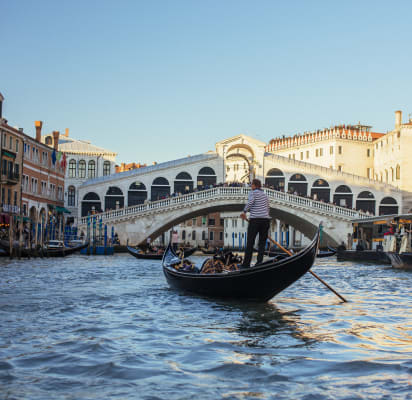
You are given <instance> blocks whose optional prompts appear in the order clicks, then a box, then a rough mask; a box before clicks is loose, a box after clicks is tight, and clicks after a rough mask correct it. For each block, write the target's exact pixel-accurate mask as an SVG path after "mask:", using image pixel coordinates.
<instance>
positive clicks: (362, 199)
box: [356, 190, 376, 215]
mask: <svg viewBox="0 0 412 400" xmlns="http://www.w3.org/2000/svg"><path fill="white" fill-rule="evenodd" d="M356 209H357V210H360V211H364V212H369V213H371V214H372V215H375V210H376V200H375V196H374V195H373V193H372V192H370V191H368V190H365V191H363V192H360V193H359V194H358V197H357V199H356Z"/></svg>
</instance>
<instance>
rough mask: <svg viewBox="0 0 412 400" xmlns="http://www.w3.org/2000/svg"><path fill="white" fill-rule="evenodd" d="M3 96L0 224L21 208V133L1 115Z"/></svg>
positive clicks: (0, 152)
mask: <svg viewBox="0 0 412 400" xmlns="http://www.w3.org/2000/svg"><path fill="white" fill-rule="evenodd" d="M3 101H4V97H3V96H2V95H1V93H0V147H1V150H0V205H1V214H0V225H2V226H3V227H4V226H5V225H6V224H7V225H8V224H9V221H10V216H12V215H19V214H20V210H21V199H22V198H21V173H22V169H23V137H22V136H23V135H22V132H21V131H20V130H19V129H16V128H13V127H11V126H9V125H8V124H7V121H6V120H5V119H4V118H3V117H2V105H3Z"/></svg>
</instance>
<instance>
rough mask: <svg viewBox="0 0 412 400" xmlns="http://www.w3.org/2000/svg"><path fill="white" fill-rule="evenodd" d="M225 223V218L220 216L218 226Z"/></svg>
mask: <svg viewBox="0 0 412 400" xmlns="http://www.w3.org/2000/svg"><path fill="white" fill-rule="evenodd" d="M224 224H225V220H224V219H223V218H220V226H223V225H224Z"/></svg>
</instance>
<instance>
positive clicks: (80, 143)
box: [42, 135, 117, 156]
mask: <svg viewBox="0 0 412 400" xmlns="http://www.w3.org/2000/svg"><path fill="white" fill-rule="evenodd" d="M46 136H50V135H44V136H42V140H45V138H46ZM59 150H60V151H62V152H63V153H70V154H106V155H112V156H116V155H117V153H115V152H114V151H110V150H106V149H104V148H103V147H98V146H95V145H94V144H91V143H90V142H89V141H86V140H77V139H73V138H71V137H68V136H64V135H60V136H59Z"/></svg>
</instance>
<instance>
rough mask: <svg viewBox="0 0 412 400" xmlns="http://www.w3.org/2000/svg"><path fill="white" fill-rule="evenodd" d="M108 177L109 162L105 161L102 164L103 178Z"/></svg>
mask: <svg viewBox="0 0 412 400" xmlns="http://www.w3.org/2000/svg"><path fill="white" fill-rule="evenodd" d="M107 175H110V161H105V162H104V163H103V176H107Z"/></svg>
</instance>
